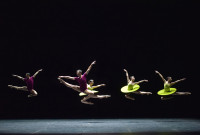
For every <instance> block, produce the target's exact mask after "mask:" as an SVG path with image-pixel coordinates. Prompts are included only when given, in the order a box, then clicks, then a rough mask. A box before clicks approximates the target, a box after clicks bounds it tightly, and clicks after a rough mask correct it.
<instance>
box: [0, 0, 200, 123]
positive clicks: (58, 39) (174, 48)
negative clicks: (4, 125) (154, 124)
mask: <svg viewBox="0 0 200 135" xmlns="http://www.w3.org/2000/svg"><path fill="white" fill-rule="evenodd" d="M0 8H1V9H0V16H1V17H0V18H1V19H0V25H1V26H0V27H1V30H0V31H1V48H0V56H1V58H0V60H1V70H0V75H1V77H0V85H1V86H0V87H1V88H0V91H1V93H0V118H1V119H9V118H19V119H21V118H139V117H142V118H143V117H144V118H145V117H161V118H163V117H192V118H195V117H199V116H200V115H199V114H200V111H199V109H198V108H199V96H198V95H199V94H200V92H199V89H198V83H199V80H198V79H197V77H198V75H199V72H198V67H197V65H198V64H199V59H198V58H199V51H198V49H197V47H198V46H197V45H198V43H199V42H198V38H199V37H198V34H199V31H198V28H199V27H198V25H199V21H198V18H199V14H198V9H199V4H198V3H195V2H194V1H187V2H186V1H181V0H180V1H179V0H174V1H167V0H166V1H157V0H155V1H148V0H146V1H144V0H142V1H141V0H136V1H110V0H108V1H64V0H62V1H1V2H0ZM93 60H96V61H97V63H96V65H95V66H94V67H93V68H92V70H91V72H90V73H89V75H88V79H90V78H92V79H94V80H95V84H100V83H106V84H107V85H106V87H102V88H100V89H99V91H100V94H111V95H112V97H111V98H110V99H102V100H98V99H91V101H92V102H94V103H95V105H93V106H90V105H85V104H82V103H80V99H81V97H79V96H78V93H77V92H74V91H73V90H71V89H70V88H67V87H65V86H64V85H62V84H60V83H59V82H58V80H57V77H58V76H59V75H70V76H75V75H76V74H75V71H76V69H79V68H80V69H82V70H83V71H85V70H86V69H87V67H88V66H89V65H90V63H91V62H92V61H93ZM40 68H42V69H43V72H41V73H40V74H39V75H38V76H37V78H36V79H35V89H36V90H37V91H38V93H39V95H38V97H34V98H27V94H28V93H26V92H23V91H22V92H21V91H15V90H13V89H8V88H7V85H8V84H13V85H19V86H22V85H24V83H23V82H22V81H20V80H18V79H17V78H14V77H12V76H11V75H12V74H17V75H21V76H24V75H25V73H26V72H30V73H31V74H33V73H35V72H36V71H37V70H38V69H40ZM123 68H126V69H127V70H128V71H129V74H130V75H134V76H135V77H136V80H137V81H139V80H141V79H148V80H149V83H143V84H142V85H141V90H143V91H151V92H153V95H151V96H139V95H138V96H135V98H136V101H131V100H128V99H125V98H124V95H123V94H122V93H121V92H120V88H121V87H122V86H124V85H126V76H125V73H124V71H123ZM154 70H158V71H160V72H161V73H162V74H163V76H164V77H167V76H172V78H173V79H174V80H176V79H180V78H183V77H186V78H187V80H185V81H184V82H181V83H179V84H177V85H175V87H176V88H177V89H178V90H179V91H190V92H192V95H191V96H177V97H176V98H174V99H172V100H169V101H161V100H160V97H159V96H158V95H157V94H156V93H157V91H158V90H160V89H162V88H163V82H162V80H161V79H160V78H159V76H158V75H156V74H155V72H154ZM68 82H70V83H73V84H77V83H76V82H73V81H68Z"/></svg>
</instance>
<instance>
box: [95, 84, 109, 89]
mask: <svg viewBox="0 0 200 135" xmlns="http://www.w3.org/2000/svg"><path fill="white" fill-rule="evenodd" d="M102 86H106V85H105V84H100V85H96V86H92V88H94V89H96V88H99V87H102Z"/></svg>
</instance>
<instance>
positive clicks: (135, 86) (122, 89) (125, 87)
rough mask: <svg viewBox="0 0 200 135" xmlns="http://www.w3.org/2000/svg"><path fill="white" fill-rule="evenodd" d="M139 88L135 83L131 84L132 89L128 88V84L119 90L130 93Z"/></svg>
mask: <svg viewBox="0 0 200 135" xmlns="http://www.w3.org/2000/svg"><path fill="white" fill-rule="evenodd" d="M139 88H140V85H138V84H135V85H134V86H133V89H130V90H128V85H126V86H124V87H122V88H121V92H123V93H131V92H134V91H137V90H139Z"/></svg>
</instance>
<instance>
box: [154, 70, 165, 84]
mask: <svg viewBox="0 0 200 135" xmlns="http://www.w3.org/2000/svg"><path fill="white" fill-rule="evenodd" d="M155 72H156V73H157V74H158V75H159V76H160V78H161V79H162V80H163V82H166V80H165V79H164V77H163V76H162V75H161V73H159V72H158V71H155Z"/></svg>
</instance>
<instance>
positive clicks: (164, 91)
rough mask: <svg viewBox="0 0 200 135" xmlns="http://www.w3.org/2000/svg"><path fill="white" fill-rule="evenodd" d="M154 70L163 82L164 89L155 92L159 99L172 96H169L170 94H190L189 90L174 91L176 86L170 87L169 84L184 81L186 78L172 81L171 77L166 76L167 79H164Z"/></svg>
mask: <svg viewBox="0 0 200 135" xmlns="http://www.w3.org/2000/svg"><path fill="white" fill-rule="evenodd" d="M155 72H156V73H157V74H158V75H159V76H160V78H161V79H162V80H163V82H164V89H162V90H160V91H158V93H157V94H158V95H160V96H161V100H167V99H171V98H172V97H169V96H172V95H190V94H191V93H190V92H176V88H171V86H173V85H174V84H176V83H178V82H181V81H184V80H185V79H186V78H183V79H180V80H177V81H174V82H172V78H171V77H167V80H165V79H164V77H163V76H162V75H161V74H160V73H159V72H158V71H155Z"/></svg>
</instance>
